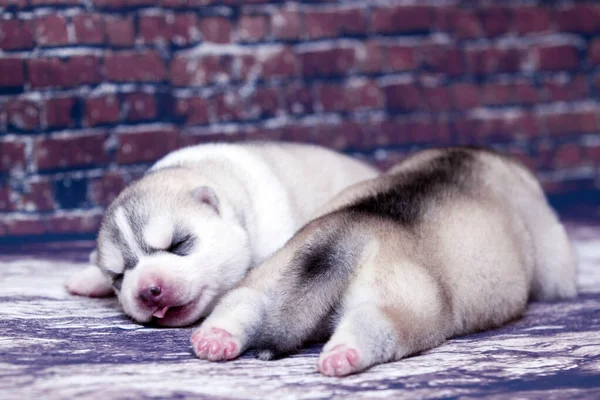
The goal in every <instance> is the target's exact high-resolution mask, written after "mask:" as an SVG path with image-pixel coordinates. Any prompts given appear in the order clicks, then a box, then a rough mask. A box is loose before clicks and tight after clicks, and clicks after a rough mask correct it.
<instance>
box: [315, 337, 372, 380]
mask: <svg viewBox="0 0 600 400" xmlns="http://www.w3.org/2000/svg"><path fill="white" fill-rule="evenodd" d="M359 362H360V356H359V354H358V351H357V350H356V349H353V348H351V347H348V346H346V345H344V344H338V345H337V346H335V347H334V348H332V349H331V350H329V351H327V352H323V353H321V355H320V356H319V361H317V369H318V370H319V372H320V373H322V374H323V375H327V376H346V375H350V374H352V373H354V372H357V371H360V370H361V369H362V368H361V367H360V366H359Z"/></svg>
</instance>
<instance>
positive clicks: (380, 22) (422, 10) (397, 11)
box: [371, 5, 434, 33]
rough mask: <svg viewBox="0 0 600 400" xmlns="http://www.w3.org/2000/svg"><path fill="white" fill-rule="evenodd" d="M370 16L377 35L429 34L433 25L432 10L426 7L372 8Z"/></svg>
mask: <svg viewBox="0 0 600 400" xmlns="http://www.w3.org/2000/svg"><path fill="white" fill-rule="evenodd" d="M371 16H372V28H373V30H374V31H375V32H377V33H411V32H412V33H414V32H429V31H430V30H431V27H432V26H433V23H434V9H433V8H432V7H426V6H402V5H401V6H395V7H386V8H374V9H373V10H372V12H371Z"/></svg>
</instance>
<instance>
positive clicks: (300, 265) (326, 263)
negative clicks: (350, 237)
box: [292, 235, 339, 282]
mask: <svg viewBox="0 0 600 400" xmlns="http://www.w3.org/2000/svg"><path fill="white" fill-rule="evenodd" d="M322 236H324V237H322V238H320V239H313V240H310V241H309V242H308V243H306V244H305V245H304V246H302V247H301V248H300V250H298V252H297V253H296V256H295V257H294V260H293V261H292V264H293V265H294V266H295V267H296V268H297V271H299V273H300V281H301V282H306V281H313V280H315V279H319V278H320V277H322V276H324V275H327V273H328V271H329V270H330V269H331V268H334V267H335V265H336V262H339V260H337V259H336V258H337V256H338V254H336V253H337V251H335V250H336V246H335V244H336V241H337V239H338V238H337V235H322Z"/></svg>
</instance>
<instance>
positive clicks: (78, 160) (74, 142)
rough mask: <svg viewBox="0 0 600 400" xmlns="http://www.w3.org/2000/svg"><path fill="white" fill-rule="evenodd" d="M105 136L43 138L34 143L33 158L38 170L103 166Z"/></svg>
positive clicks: (105, 158) (105, 157) (108, 159)
mask: <svg viewBox="0 0 600 400" xmlns="http://www.w3.org/2000/svg"><path fill="white" fill-rule="evenodd" d="M106 139H107V135H106V134H104V133H93V134H87V135H85V136H79V137H69V138H64V139H63V138H56V139H54V138H43V139H38V140H37V141H36V142H35V145H34V149H33V157H34V160H35V164H36V165H37V168H38V170H46V169H55V168H68V167H81V166H88V165H94V164H105V163H107V162H108V161H110V158H109V157H108V155H107V154H106V151H105V142H106Z"/></svg>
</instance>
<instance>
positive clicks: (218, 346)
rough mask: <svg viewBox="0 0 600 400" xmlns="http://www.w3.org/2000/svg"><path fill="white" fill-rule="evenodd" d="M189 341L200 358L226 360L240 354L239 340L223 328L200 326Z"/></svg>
mask: <svg viewBox="0 0 600 400" xmlns="http://www.w3.org/2000/svg"><path fill="white" fill-rule="evenodd" d="M191 341H192V347H193V348H194V352H195V353H196V356H198V358H200V359H202V360H209V361H227V360H232V359H234V358H236V357H238V356H239V355H240V350H241V343H240V341H239V340H238V339H236V338H235V337H233V336H232V335H231V333H229V332H228V331H226V330H224V329H220V328H208V329H205V328H200V329H198V330H197V331H196V332H194V334H193V335H192V339H191Z"/></svg>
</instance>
